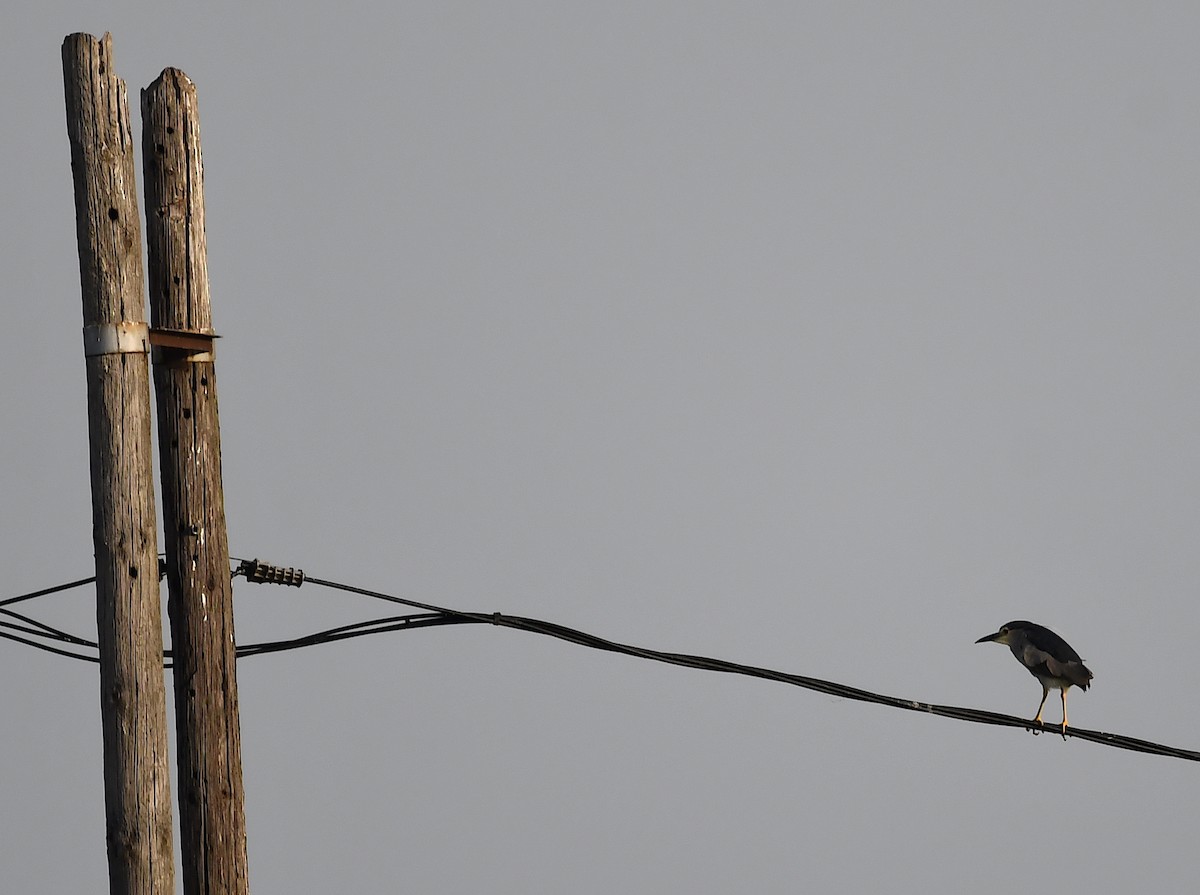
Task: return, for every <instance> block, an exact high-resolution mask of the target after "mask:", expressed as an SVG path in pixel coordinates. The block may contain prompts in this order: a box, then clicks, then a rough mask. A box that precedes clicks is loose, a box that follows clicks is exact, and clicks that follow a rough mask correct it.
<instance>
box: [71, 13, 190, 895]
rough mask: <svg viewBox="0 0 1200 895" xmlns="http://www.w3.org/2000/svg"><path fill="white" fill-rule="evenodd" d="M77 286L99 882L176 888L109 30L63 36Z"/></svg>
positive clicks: (127, 198) (150, 503)
mask: <svg viewBox="0 0 1200 895" xmlns="http://www.w3.org/2000/svg"><path fill="white" fill-rule="evenodd" d="M62 59H63V83H64V86H65V89H66V103H67V135H68V137H69V138H70V141H71V171H72V174H73V175H74V180H75V228H76V234H77V237H78V242H79V278H80V281H81V284H82V292H83V327H84V354H85V356H86V359H85V366H86V368H87V391H88V437H89V442H90V445H91V470H92V538H93V541H94V544H95V551H96V622H97V629H98V630H97V635H98V639H99V644H100V716H101V723H102V727H103V731H104V804H105V814H106V817H107V840H108V885H109V891H110V892H111V893H113V895H118V893H119V895H130V893H137V895H151V893H154V895H174V892H175V863H174V858H173V855H172V841H171V784H170V776H169V771H168V760H167V716H166V691H165V687H164V684H163V668H162V621H161V612H162V610H161V608H160V602H159V583H158V543H157V539H156V528H157V526H156V524H155V513H154V484H153V473H152V471H151V450H152V448H151V442H150V374H149V369H148V361H149V358H148V357H147V352H148V349H149V346H148V343H147V335H146V322H145V320H146V318H145V311H144V308H145V295H144V288H143V278H142V240H141V228H140V226H139V223H138V209H137V189H136V168H135V166H134V158H133V138H132V134H131V131H130V125H129V103H128V99H127V96H126V93H125V84H124V82H122V81H121V79H120V78H118V77H117V75H116V72H115V71H114V69H113V61H112V38H111V36H109V35H107V34H106V35H105V36H104V38H103V39H102V40H98V39H96V38H95V37H92V36H91V35H90V34H72V35H70V36H69V37H67V38H66V40H64V41H63V46H62Z"/></svg>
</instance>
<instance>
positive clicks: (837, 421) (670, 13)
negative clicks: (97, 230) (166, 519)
mask: <svg viewBox="0 0 1200 895" xmlns="http://www.w3.org/2000/svg"><path fill="white" fill-rule="evenodd" d="M985 7H986V8H985ZM106 30H107V31H111V32H112V34H113V39H114V55H115V61H116V65H117V68H118V71H119V72H120V74H121V76H122V77H123V78H124V79H125V80H126V82H127V84H128V86H129V93H130V96H131V98H132V99H133V102H132V105H133V112H134V119H135V123H134V134H135V142H137V143H138V144H139V146H140V136H138V135H139V134H140V126H141V125H140V119H139V118H138V115H137V96H138V92H139V91H140V89H141V88H143V87H145V86H147V85H148V84H149V83H150V82H151V81H152V80H153V79H154V78H155V77H156V76H157V75H158V74H159V72H160V71H161V70H162V69H163V68H164V67H166V66H174V67H178V68H181V69H183V70H184V71H186V72H187V74H188V75H190V76H191V77H192V79H193V80H194V81H195V83H196V85H197V88H198V91H199V98H200V112H201V126H202V136H203V148H204V160H205V173H206V187H207V219H208V245H209V265H210V277H211V282H212V300H213V319H214V324H215V327H216V329H217V331H218V332H219V333H220V334H221V335H222V336H223V338H222V340H221V341H220V343H219V349H218V363H217V368H218V373H219V384H220V407H221V423H222V436H223V451H224V457H223V461H224V478H225V487H226V509H227V515H228V524H229V543H230V550H231V552H232V553H233V554H234V555H237V556H245V557H251V556H257V557H260V558H263V559H266V560H269V561H272V562H277V563H280V564H283V565H289V566H297V567H301V568H303V569H304V570H305V571H306V572H308V573H309V574H310V575H315V576H319V577H322V578H328V579H333V580H336V581H344V582H346V583H349V584H354V585H358V586H363V587H370V588H376V589H379V590H384V591H388V592H391V593H396V594H402V595H405V596H408V597H411V598H414V599H417V600H422V601H427V602H430V603H437V604H441V605H448V606H452V607H455V608H461V609H467V610H478V611H503V612H507V613H512V614H518V615H526V616H534V617H538V618H545V619H549V620H552V621H555V622H558V623H562V624H566V625H571V626H575V627H579V628H583V629H585V630H588V631H591V632H593V633H596V634H598V635H601V636H604V637H608V638H612V639H615V640H622V641H627V642H632V643H636V644H639V645H642V646H647V647H653V648H658V649H665V650H673V651H680V652H689V653H698V654H703V655H710V656H715V657H718V658H723V659H729V660H733V661H738V662H744V663H747V664H752V665H761V666H767V667H771V668H777V669H779V670H782V671H787V672H793V673H797V674H805V675H810V676H814V677H821V678H826V679H830V680H834V681H839V682H842V683H846V684H849V685H852V686H855V687H861V688H864V689H868V690H876V691H880V692H884V693H888V694H891V695H895V696H902V697H906V698H910V699H916V700H922V701H931V702H941V703H950V704H954V705H963V706H973V707H977V708H983V709H988V710H992V711H998V712H1005V713H1011V714H1017V715H1028V716H1032V714H1033V712H1034V711H1035V709H1036V706H1037V701H1038V699H1039V697H1040V695H1041V693H1040V689H1039V687H1038V684H1037V682H1036V681H1035V680H1034V679H1033V678H1032V677H1030V676H1029V675H1028V674H1027V673H1026V672H1025V671H1023V670H1022V669H1021V668H1020V667H1019V666H1018V665H1017V664H1016V663H1015V662H1014V661H1013V659H1012V657H1011V656H1010V655H1009V654H1008V652H1007V651H1006V650H1005V649H1003V648H1001V647H998V646H995V645H990V644H989V645H976V644H975V643H974V641H975V640H976V638H978V637H980V636H982V635H984V634H987V633H991V632H992V631H994V630H996V628H997V627H998V626H999V625H1000V624H1001V623H1002V622H1005V621H1008V620H1010V619H1016V618H1029V619H1032V620H1034V621H1038V622H1041V623H1042V624H1045V625H1048V626H1050V627H1051V628H1053V629H1055V630H1056V631H1058V633H1060V634H1062V635H1063V636H1064V637H1065V638H1066V639H1067V640H1068V641H1070V643H1071V644H1072V645H1073V646H1074V647H1075V648H1076V649H1077V650H1078V651H1079V652H1080V653H1081V654H1082V655H1083V657H1084V658H1085V659H1086V660H1087V661H1088V664H1089V667H1090V668H1091V669H1092V671H1093V672H1094V673H1095V681H1094V685H1093V688H1092V689H1091V690H1090V691H1088V692H1087V693H1080V692H1079V691H1077V690H1076V691H1072V696H1071V700H1070V707H1071V713H1070V715H1071V721H1072V723H1073V724H1075V725H1077V726H1079V727H1085V728H1094V729H1100V730H1107V731H1112V732H1119V733H1124V734H1130V735H1134V736H1139V737H1142V738H1145V739H1151V740H1156V741H1159V742H1164V743H1167V744H1171V745H1176V746H1183V747H1188V748H1192V749H1196V748H1200V717H1198V716H1197V713H1196V711H1195V699H1196V693H1197V692H1198V690H1200V664H1198V663H1197V662H1196V660H1195V655H1194V643H1195V637H1196V633H1197V631H1198V630H1200V602H1198V601H1197V599H1196V590H1197V581H1198V580H1200V568H1198V566H1200V551H1198V550H1197V539H1198V537H1200V473H1198V472H1197V457H1198V456H1200V417H1198V414H1197V404H1196V389H1197V385H1198V381H1200V356H1198V354H1197V342H1198V339H1200V302H1198V301H1197V297H1196V284H1197V283H1198V282H1200V253H1198V252H1197V240H1198V237H1200V178H1198V177H1197V174H1196V171H1197V160H1198V159H1200V110H1198V102H1197V96H1198V89H1200V61H1198V59H1200V57H1198V56H1197V51H1196V47H1197V45H1198V43H1200V7H1197V6H1196V5H1194V4H1184V3H1178V4H1154V3H1151V4H1143V3H1137V4H1135V3H1119V4H1117V3H1070V4H1066V3H1056V4H1045V3H1006V4H986V5H985V4H963V3H904V4H897V3H819V4H814V3H778V4H733V3H728V4H713V3H653V2H651V3H647V2H638V3H624V2H610V3H588V4H581V3H529V2H514V3H474V4H463V3H453V2H445V0H439V2H418V3H406V2H398V3H392V4H358V3H353V2H342V3H337V4H322V5H315V4H309V5H307V6H300V5H297V4H285V3H274V4H266V3H259V4H256V3H236V4H234V3H225V4H186V5H184V4H174V3H149V2H137V3H106V4H96V3H84V2H80V0H77V2H72V3H65V2H46V3H39V4H36V5H29V6H26V7H24V8H22V11H21V12H20V13H9V14H8V16H7V21H6V23H5V26H4V27H3V29H0V79H2V84H3V86H0V96H2V98H3V105H2V108H3V111H4V121H5V128H4V141H3V142H4V161H5V164H4V165H2V166H0V201H2V203H3V208H4V213H3V214H2V215H0V270H2V271H3V277H4V282H3V291H4V294H5V296H6V298H5V302H4V308H5V311H6V319H5V327H6V330H7V331H8V332H9V338H8V339H7V340H6V348H5V352H4V357H3V360H2V361H0V365H2V370H3V376H2V380H3V385H2V386H0V414H2V416H3V419H4V421H5V431H4V438H3V445H4V446H3V457H4V464H3V469H4V474H3V475H2V476H0V505H2V506H3V507H4V512H3V513H2V514H0V562H2V563H3V569H4V577H3V581H2V583H0V598H2V597H4V596H12V595H16V594H20V593H24V592H27V591H31V590H35V589H39V588H43V587H48V586H52V585H55V584H59V583H62V582H65V581H68V580H71V579H74V578H80V577H84V576H87V575H89V574H91V573H92V571H93V565H92V540H91V530H90V525H91V504H90V496H89V482H88V453H87V451H88V449H87V427H86V420H87V415H86V393H85V381H84V363H83V356H82V351H81V337H80V327H81V325H82V317H81V312H80V291H79V273H78V262H77V254H76V244H75V225H74V206H73V198H72V183H71V172H70V163H69V162H70V157H69V146H68V142H67V136H66V128H65V116H64V107H63V88H62V70H61V57H60V46H61V44H62V41H63V38H64V37H65V36H66V35H67V34H69V33H71V32H75V31H87V32H91V33H95V34H101V33H103V32H104V31H106ZM140 164H141V162H140V159H139V171H140ZM139 191H140V182H139ZM235 599H236V606H237V633H238V640H239V642H242V643H248V642H253V641H261V640H270V639H278V638H281V637H286V636H295V635H299V634H304V633H307V632H309V631H313V630H316V629H319V628H321V627H327V626H331V625H335V624H343V623H348V622H352V621H357V620H359V619H363V618H369V617H372V616H376V615H387V614H393V612H394V610H393V609H392V608H391V607H386V606H383V605H382V604H374V603H372V602H371V601H369V600H367V599H364V598H359V597H351V596H348V595H344V594H339V593H336V592H333V591H323V590H320V589H318V588H315V587H311V586H305V587H303V588H301V589H299V590H294V589H286V590H284V589H277V588H267V587H263V586H259V587H255V586H252V585H247V584H245V583H244V582H243V583H240V584H239V585H238V586H237V588H236V594H235ZM26 609H27V611H30V612H32V613H34V614H35V615H38V617H40V618H43V619H45V620H47V621H49V622H53V623H56V624H60V625H63V626H66V627H68V628H69V629H70V630H72V631H76V632H78V633H81V634H89V635H91V634H92V633H93V632H94V630H95V613H94V594H93V592H92V591H91V590H89V589H81V590H77V591H73V592H71V593H67V594H62V595H59V596H54V597H48V598H44V599H42V600H39V601H36V602H35V603H31V604H27V606H26ZM0 675H2V676H3V680H4V681H5V686H4V697H3V699H4V718H5V723H4V724H3V725H0V758H2V759H3V765H2V766H3V771H0V804H3V806H4V809H3V811H2V812H0V866H2V867H3V872H2V876H3V880H4V882H3V888H4V890H5V891H8V892H14V893H61V892H100V891H104V887H105V882H104V881H105V879H106V874H107V871H106V864H105V845H104V803H103V780H102V774H101V734H100V718H99V704H98V681H97V672H96V668H95V666H93V665H89V664H85V663H80V662H72V661H70V660H68V659H63V658H58V657H55V656H51V655H49V654H46V653H42V652H37V651H34V650H31V649H28V648H26V647H23V646H21V645H19V644H16V643H12V642H10V641H0ZM239 684H240V695H241V725H242V736H243V758H244V775H245V786H246V813H247V822H248V836H249V859H250V879H251V888H252V890H253V891H255V892H257V893H277V892H330V891H334V892H355V893H359V892H363V893H374V892H379V893H390V892H421V893H463V892H488V893H513V895H516V893H529V892H546V893H556V892H563V893H582V895H590V893H597V895H599V893H610V892H614V891H622V892H636V893H642V892H645V893H659V892H703V893H728V892H780V893H783V892H789V893H790V892H796V891H804V890H807V891H828V892H868V891H870V892H897V893H918V892H920V893H925V892H962V891H972V892H980V893H1001V892H1004V893H1008V892H1012V891H1014V889H1015V888H1016V887H1017V886H1018V885H1019V883H1018V880H1019V879H1022V878H1024V879H1028V878H1033V879H1036V880H1037V881H1038V885H1039V886H1042V887H1045V888H1046V889H1047V890H1050V889H1055V890H1060V889H1061V890H1065V889H1067V888H1068V887H1069V888H1070V889H1073V890H1077V891H1097V892H1129V891H1162V892H1183V891H1192V890H1194V886H1195V881H1196V878H1197V869H1198V863H1200V858H1198V856H1197V849H1196V836H1197V819H1196V805H1197V803H1198V797H1200V767H1198V766H1197V765H1195V764H1193V763H1189V762H1184V761H1179V760H1176V759H1170V758H1162V757H1152V756H1147V755H1139V754H1135V753H1130V752H1123V751H1119V750H1115V749H1110V748H1104V747H1102V746H1098V745H1094V744H1091V743H1087V742H1084V741H1082V740H1074V739H1073V740H1068V741H1066V742H1064V741H1063V740H1062V739H1061V738H1058V737H1054V736H1040V737H1033V736H1030V735H1029V734H1027V733H1025V732H1023V731H1021V730H1016V729H1005V728H995V727H986V726H980V725H974V724H968V723H964V722H958V721H949V720H945V719H939V718H934V717H930V716H925V715H920V714H916V713H907V712H901V711H896V710H894V709H890V708H885V707H879V706H871V705H864V704H861V703H856V702H849V701H844V700H839V699H835V698H831V697H828V696H823V695H819V694H816V693H812V692H808V691H804V690H798V689H795V688H791V687H786V686H782V685H779V684H774V683H768V682H765V681H757V680H751V679H746V678H731V677H726V676H722V675H717V674H712V673H707V672H700V671H690V670H685V669H680V668H672V667H667V666H662V665H657V664H652V663H649V662H645V661H642V660H638V659H633V658H626V657H622V656H616V655H611V654H606V653H599V652H593V651H589V650H586V649H583V648H580V647H577V646H572V645H569V644H565V643H561V642H557V641H553V640H548V639H544V638H539V637H536V636H534V635H531V634H527V633H522V632H517V631H510V630H505V629H500V628H493V627H477V628H476V627H443V628H431V629H426V630H419V631H410V632H405V633H398V634H391V635H381V636H378V637H373V638H364V639H359V640H353V641H348V642H345V643H342V644H337V645H332V646H323V647H319V648H314V649H309V650H301V651H296V652H290V653H284V654H278V655H272V656H260V657H254V658H248V659H245V660H243V661H242V662H241V663H240V664H239ZM1058 711H1059V707H1058V704H1057V698H1052V701H1051V703H1050V706H1049V708H1048V710H1047V717H1048V718H1049V719H1052V720H1058V718H1059V715H1058Z"/></svg>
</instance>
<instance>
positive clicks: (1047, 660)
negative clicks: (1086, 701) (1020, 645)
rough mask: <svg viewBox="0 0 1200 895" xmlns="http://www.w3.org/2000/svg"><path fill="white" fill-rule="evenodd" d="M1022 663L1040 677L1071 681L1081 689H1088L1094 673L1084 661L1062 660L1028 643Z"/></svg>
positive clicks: (1022, 656) (1022, 655)
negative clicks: (1085, 665)
mask: <svg viewBox="0 0 1200 895" xmlns="http://www.w3.org/2000/svg"><path fill="white" fill-rule="evenodd" d="M1021 663H1022V664H1023V665H1024V666H1025V667H1026V668H1028V669H1029V670H1030V671H1031V672H1032V673H1033V674H1035V675H1036V676H1038V677H1039V678H1040V677H1053V678H1059V679H1060V680H1066V681H1070V682H1071V683H1072V684H1074V685H1075V686H1077V687H1079V689H1081V690H1086V689H1087V688H1088V684H1090V683H1091V680H1092V673H1091V672H1090V671H1088V670H1087V668H1086V667H1084V664H1083V663H1082V662H1077V661H1075V660H1070V661H1067V662H1060V661H1059V660H1058V659H1056V658H1054V657H1053V656H1052V655H1050V654H1049V653H1048V652H1046V651H1044V650H1040V649H1038V648H1037V647H1036V646H1033V645H1032V644H1026V646H1025V649H1024V650H1023V651H1022V654H1021Z"/></svg>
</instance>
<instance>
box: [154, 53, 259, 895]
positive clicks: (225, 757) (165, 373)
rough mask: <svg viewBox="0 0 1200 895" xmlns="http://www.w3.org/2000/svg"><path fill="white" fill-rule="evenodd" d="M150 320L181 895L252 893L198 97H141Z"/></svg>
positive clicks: (157, 92)
mask: <svg viewBox="0 0 1200 895" xmlns="http://www.w3.org/2000/svg"><path fill="white" fill-rule="evenodd" d="M142 160H143V165H144V170H145V183H146V189H145V193H146V221H147V224H146V244H147V249H148V259H149V280H150V317H151V322H152V324H153V326H154V331H153V333H152V339H153V341H154V342H155V345H156V347H155V365H154V386H155V388H154V391H155V395H156V398H157V404H158V438H159V463H160V466H161V472H162V492H163V531H164V534H165V538H166V548H167V583H168V589H169V592H170V597H169V599H168V604H167V605H168V608H169V612H170V617H171V650H172V665H173V667H174V677H175V715H176V726H175V729H176V733H177V739H178V764H179V776H178V782H177V786H178V788H179V824H180V843H181V846H182V851H183V890H184V892H185V893H187V895H200V893H221V895H241V893H246V892H248V891H249V884H248V881H247V875H246V820H245V813H244V807H243V789H242V756H241V733H240V730H239V727H238V696H237V674H236V670H235V660H236V655H235V649H234V639H233V584H232V581H231V579H230V574H229V546H228V540H227V537H226V534H225V504H224V498H223V495H222V491H221V433H220V426H219V423H218V419H217V377H216V370H215V367H214V364H213V332H212V311H211V308H210V306H209V294H208V250H207V245H206V242H205V235H204V167H203V163H202V160H201V155H200V119H199V114H198V112H197V105H196V87H195V85H194V84H193V83H192V82H191V80H190V79H189V78H188V76H187V75H185V74H184V73H183V72H181V71H177V70H176V69H170V68H168V69H166V70H165V71H164V72H163V73H162V74H161V75H160V76H159V77H158V79H157V80H155V82H154V83H153V84H151V85H150V86H149V87H148V88H147V89H145V90H143V91H142Z"/></svg>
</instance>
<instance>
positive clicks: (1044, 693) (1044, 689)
mask: <svg viewBox="0 0 1200 895" xmlns="http://www.w3.org/2000/svg"><path fill="white" fill-rule="evenodd" d="M1049 695H1050V688H1049V687H1045V686H1044V687H1042V701H1041V702H1039V703H1038V712H1037V714H1036V715H1034V716H1033V723H1034V724H1041V723H1042V709H1044V708H1045V707H1046V697H1047V696H1049ZM1029 729H1030V731H1032V733H1033V735H1034V736H1037V735H1038V734H1039V733H1041V731H1040V730H1038V729H1037V728H1036V727H1031V728H1029Z"/></svg>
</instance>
